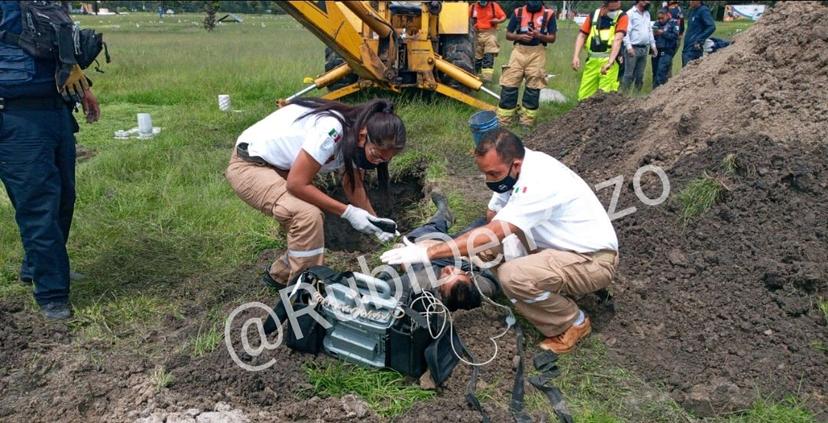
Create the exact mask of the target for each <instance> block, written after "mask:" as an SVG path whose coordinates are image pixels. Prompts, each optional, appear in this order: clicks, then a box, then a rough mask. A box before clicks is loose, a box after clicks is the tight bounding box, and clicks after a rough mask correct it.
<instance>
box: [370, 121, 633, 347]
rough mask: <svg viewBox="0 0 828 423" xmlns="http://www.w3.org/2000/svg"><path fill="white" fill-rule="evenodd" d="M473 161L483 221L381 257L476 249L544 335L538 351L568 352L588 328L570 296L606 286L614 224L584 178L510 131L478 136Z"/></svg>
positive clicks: (399, 260) (408, 258)
mask: <svg viewBox="0 0 828 423" xmlns="http://www.w3.org/2000/svg"><path fill="white" fill-rule="evenodd" d="M475 161H476V163H477V166H478V168H479V169H480V171H481V172H483V174H484V175H485V178H486V185H487V186H488V187H489V189H491V190H493V191H495V194H494V195H493V196H492V199H491V201H490V202H489V207H488V211H487V216H486V217H487V220H488V224H486V225H485V226H482V227H480V228H477V229H474V230H472V231H469V232H467V233H465V234H463V235H461V236H459V237H457V238H455V239H453V240H451V241H450V242H442V243H436V244H431V245H429V246H423V245H416V244H415V245H410V246H406V247H401V248H397V249H393V250H390V251H388V252H386V253H384V254H383V255H382V256H381V259H382V261H383V262H385V263H387V264H392V265H393V264H412V263H429V262H430V261H431V260H435V259H439V258H447V257H455V258H458V257H456V255H458V254H459V256H461V257H462V256H475V255H478V253H482V254H480V255H479V256H478V257H485V259H487V260H488V259H491V260H490V261H489V262H488V266H490V267H494V268H495V273H496V276H497V278H498V280H499V281H500V284H501V287H502V289H503V292H504V293H505V294H506V295H507V296H508V297H509V299H510V300H511V301H512V303H513V304H515V307H516V308H517V311H518V312H519V313H521V314H522V315H523V316H524V317H526V319H527V320H529V321H530V322H531V323H532V324H533V325H535V327H537V328H538V330H539V331H540V332H541V333H543V334H544V335H545V336H546V339H545V340H543V341H542V342H541V344H540V345H539V346H540V348H542V349H545V350H550V351H553V352H555V353H558V354H565V353H568V352H570V351H572V349H573V348H574V347H575V345H576V344H577V343H578V341H580V340H581V339H583V338H584V337H586V336H587V335H589V333H590V331H591V328H592V326H591V323H590V321H589V317H587V316H586V315H585V314H584V312H583V311H582V310H580V309H579V307H578V306H577V304H576V303H575V302H574V301H573V300H572V297H575V296H579V295H584V294H587V293H591V292H596V291H598V290H601V289H603V288H606V287H607V286H609V285H610V283H611V282H612V279H613V277H614V276H615V269H616V267H617V266H618V239H617V237H616V235H615V230H614V229H613V227H612V223H610V219H609V217H608V216H607V213H606V211H605V210H604V207H603V206H602V205H601V202H600V201H598V198H597V197H596V196H595V193H594V192H593V191H592V189H591V188H590V187H589V185H587V184H586V182H584V181H583V179H581V178H580V177H579V176H578V175H577V174H575V172H573V171H572V170H570V169H569V168H567V167H566V166H565V165H563V164H562V163H561V162H559V161H557V160H555V159H554V158H553V157H551V156H549V155H547V154H544V153H541V152H538V151H532V150H529V149H527V148H525V147H524V146H523V143H522V142H521V140H520V139H519V138H518V137H517V136H516V135H514V134H513V133H511V132H509V131H508V130H505V129H497V130H493V131H490V132H488V133H487V134H486V135H484V138H483V139H482V140H481V142H480V144H478V146H477V148H476V149H475ZM513 244H517V246H516V247H515V246H514V245H513ZM493 256H497V257H494V258H493V259H492V257H493ZM503 258H505V260H506V261H505V262H501V260H502V259H503Z"/></svg>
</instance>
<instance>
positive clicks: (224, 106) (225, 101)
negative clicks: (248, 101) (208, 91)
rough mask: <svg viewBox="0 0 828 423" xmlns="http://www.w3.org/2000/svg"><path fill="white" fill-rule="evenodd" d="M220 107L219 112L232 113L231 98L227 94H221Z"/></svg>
mask: <svg viewBox="0 0 828 423" xmlns="http://www.w3.org/2000/svg"><path fill="white" fill-rule="evenodd" d="M218 105H219V110H221V111H222V112H229V111H230V108H231V106H230V96H229V95H227V94H219V96H218Z"/></svg>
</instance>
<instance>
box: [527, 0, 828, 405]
mask: <svg viewBox="0 0 828 423" xmlns="http://www.w3.org/2000/svg"><path fill="white" fill-rule="evenodd" d="M825 19H828V7H826V6H824V5H821V4H819V3H813V2H810V3H805V2H781V3H780V4H778V5H777V7H775V8H773V9H771V10H770V11H769V12H768V13H767V14H766V15H765V16H764V17H763V18H762V20H761V21H760V22H758V23H757V24H756V25H754V26H753V27H751V28H750V29H748V30H747V31H745V32H744V33H742V34H740V35H738V36H737V37H736V38H735V42H734V44H733V45H731V46H730V47H728V48H726V49H724V50H721V51H720V52H717V53H715V54H713V55H711V56H709V57H707V58H705V59H704V60H701V61H699V62H698V63H694V64H691V65H689V66H688V67H687V68H685V69H683V70H682V72H681V73H680V74H678V75H676V76H674V77H673V79H672V80H671V81H670V82H669V83H668V84H666V85H665V86H662V87H660V88H659V89H657V90H656V91H654V92H653V93H652V94H651V95H650V96H649V97H647V98H643V99H637V100H630V99H625V98H623V97H621V96H618V95H609V96H598V97H596V98H593V99H590V100H588V101H586V102H584V103H583V104H581V105H580V106H578V107H577V108H576V109H574V110H573V111H572V112H570V113H569V114H567V115H566V116H564V117H562V118H561V119H559V120H557V121H555V122H552V123H550V124H549V125H546V126H543V127H540V128H538V130H537V131H536V132H535V133H534V134H533V135H532V136H530V137H527V144H528V145H529V146H530V147H532V148H536V149H540V150H543V151H546V152H548V153H550V154H552V155H553V156H555V157H558V158H560V159H561V160H562V161H564V162H565V163H567V164H568V165H570V166H571V167H572V168H573V169H574V170H575V171H577V172H578V173H580V174H581V175H582V176H583V177H584V178H585V179H586V180H587V181H589V182H590V183H592V184H598V183H600V182H602V181H605V180H608V179H610V178H613V177H616V176H618V175H621V176H623V177H624V181H625V182H626V183H625V184H624V185H623V189H622V191H621V195H620V201H619V202H618V204H617V208H616V211H620V210H622V209H625V208H627V207H630V206H636V207H637V212H635V213H633V214H631V215H628V216H626V217H623V218H620V219H619V220H615V221H614V222H613V223H614V225H615V227H616V230H617V232H618V236H619V241H620V249H621V267H620V270H619V277H618V279H617V281H616V285H615V289H616V292H617V304H618V310H619V311H618V315H617V316H616V318H615V319H613V320H612V321H611V323H610V324H609V325H608V326H607V327H606V328H605V333H604V334H603V335H604V337H605V339H607V340H608V343H609V344H610V345H611V346H612V349H613V351H614V353H615V354H616V355H617V356H618V358H619V359H620V360H623V361H624V362H625V363H632V365H633V366H635V367H636V368H637V369H638V370H639V371H640V372H641V373H642V374H643V375H644V376H646V377H647V378H649V379H650V380H656V381H659V382H663V383H665V384H666V385H667V386H668V388H669V389H670V390H671V393H672V395H673V397H674V398H676V399H677V400H678V401H679V402H680V403H682V404H683V405H684V406H685V407H686V408H688V409H691V410H693V411H695V412H697V413H698V414H700V415H710V414H716V413H721V412H726V411H729V410H733V409H738V408H741V407H744V406H746V405H748V404H749V403H750V402H751V401H752V400H753V399H754V398H755V395H756V394H757V393H759V394H762V395H765V394H769V395H771V396H773V397H777V398H778V397H780V396H782V395H785V394H794V395H798V396H800V397H804V398H806V399H808V400H809V401H808V403H809V405H810V406H812V407H813V408H814V409H815V410H820V409H824V408H825V406H826V402H825V401H826V400H825V395H826V392H828V366H826V363H828V355H826V352H828V349H827V348H828V347H826V346H828V331H827V330H826V315H825V311H824V310H821V309H820V303H821V302H822V304H824V301H825V300H824V298H826V297H828V265H827V264H826V263H828V228H826V225H825V222H827V221H828V212H826V210H825V205H826V204H828V193H826V189H827V188H828V146H826V143H825V141H824V134H825V133H826V131H828V56H826V55H825V54H824V51H825V49H826V47H828V46H827V45H826V44H828V43H827V42H828V35H826V34H825V33H823V32H822V31H819V30H817V29H816V28H817V26H818V24H817V22H822V21H824V20H825ZM647 164H653V165H658V166H660V167H662V168H663V169H664V170H665V171H666V174H667V176H668V178H669V182H670V186H671V195H670V197H669V199H668V201H667V202H666V203H664V204H662V205H660V206H654V207H650V206H647V205H644V204H641V203H640V202H637V201H636V200H635V198H636V194H635V186H634V184H633V183H632V179H633V175H634V174H635V172H636V170H637V169H639V168H640V167H641V166H644V165H647ZM647 176H649V178H646V177H645V178H643V179H642V188H643V192H644V193H645V194H647V197H649V198H656V197H658V196H659V193H660V192H661V191H662V185H661V183H660V182H659V180H658V178H655V177H653V174H652V173H650V174H648V175H647ZM700 178H704V180H706V181H708V182H710V183H712V184H714V186H716V187H718V188H719V189H721V191H722V194H721V195H720V196H719V197H718V200H717V201H716V202H715V203H714V204H713V206H712V208H710V209H709V210H707V211H706V212H705V213H704V214H703V215H701V216H700V217H698V218H695V219H690V220H687V219H683V218H682V212H683V209H682V204H681V202H680V201H679V200H678V199H677V197H678V194H679V193H680V192H682V191H683V190H685V189H687V187H688V186H689V185H691V182H692V181H699V180H701V179H700ZM611 186H612V185H611ZM612 191H613V190H612V189H603V190H601V191H599V196H600V197H601V199H602V201H604V204H609V203H610V200H611V198H610V197H611V195H612ZM639 198H640V196H639ZM823 307H824V305H823Z"/></svg>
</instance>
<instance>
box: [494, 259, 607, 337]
mask: <svg viewBox="0 0 828 423" xmlns="http://www.w3.org/2000/svg"><path fill="white" fill-rule="evenodd" d="M617 266H618V255H617V254H616V253H615V252H613V251H599V252H596V253H592V254H579V253H573V252H571V251H559V250H553V249H544V250H540V251H538V252H536V253H534V254H530V255H528V256H524V257H520V258H517V259H514V260H510V261H508V262H505V263H503V264H501V265H500V266H499V267H497V270H496V273H497V277H498V279H499V280H500V286H501V287H502V288H503V292H504V293H505V294H506V296H507V297H509V299H510V300H511V301H512V303H513V304H514V305H515V308H516V309H517V311H518V313H520V314H521V315H523V317H525V318H526V320H529V322H531V323H532V324H533V325H535V327H536V328H538V330H539V331H540V332H541V333H543V334H544V336H546V337H552V336H556V335H560V334H561V333H563V332H564V331H566V330H567V329H569V327H570V326H572V323H573V322H575V320H576V319H577V317H578V305H577V304H575V301H573V300H572V297H576V296H580V295H584V294H588V293H591V292H595V291H598V290H599V289H602V288H606V287H607V286H609V285H610V283H611V282H612V279H613V277H614V276H615V268H616V267H617Z"/></svg>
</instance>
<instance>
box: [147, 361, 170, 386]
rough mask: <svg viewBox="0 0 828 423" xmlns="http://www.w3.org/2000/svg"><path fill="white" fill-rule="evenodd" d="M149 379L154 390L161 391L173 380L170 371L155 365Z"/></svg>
mask: <svg viewBox="0 0 828 423" xmlns="http://www.w3.org/2000/svg"><path fill="white" fill-rule="evenodd" d="M150 380H151V381H152V384H153V385H154V386H155V390H156V391H161V390H162V389H164V388H166V387H168V386H170V385H171V384H172V382H173V375H172V373H170V372H168V371H166V370H164V368H163V367H156V368H155V370H153V372H152V375H151V376H150Z"/></svg>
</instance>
